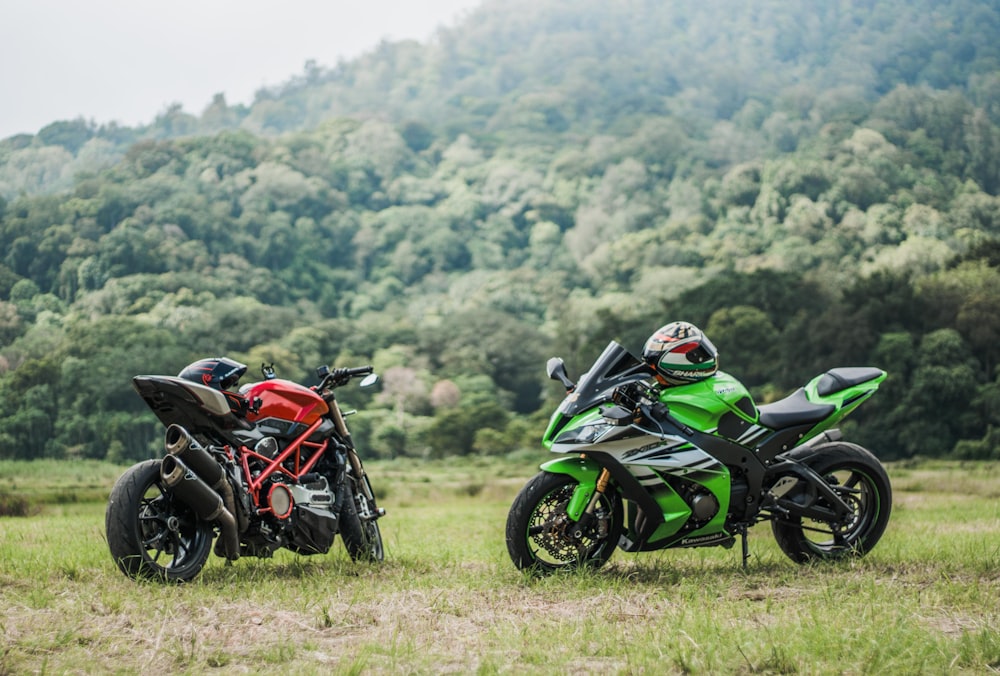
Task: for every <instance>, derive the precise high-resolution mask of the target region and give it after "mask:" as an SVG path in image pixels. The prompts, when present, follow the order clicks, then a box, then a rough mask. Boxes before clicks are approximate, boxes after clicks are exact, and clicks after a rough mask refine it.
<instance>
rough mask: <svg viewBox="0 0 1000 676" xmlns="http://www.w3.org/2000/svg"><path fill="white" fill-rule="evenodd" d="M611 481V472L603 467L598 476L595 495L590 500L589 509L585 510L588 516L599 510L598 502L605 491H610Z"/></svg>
mask: <svg viewBox="0 0 1000 676" xmlns="http://www.w3.org/2000/svg"><path fill="white" fill-rule="evenodd" d="M610 480H611V472H609V471H608V468H607V467H602V468H601V473H600V474H598V475H597V486H596V487H595V490H594V495H593V496H592V497H591V498H590V503H589V504H588V505H587V509H586V510H584V511H585V512H587V514H593V513H594V510H595V509H597V501H598V500H600V499H601V496H602V495H604V491H606V490H607V489H608V481H610Z"/></svg>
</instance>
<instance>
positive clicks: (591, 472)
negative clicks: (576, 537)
mask: <svg viewBox="0 0 1000 676" xmlns="http://www.w3.org/2000/svg"><path fill="white" fill-rule="evenodd" d="M541 469H543V470H545V471H546V472H551V473H553V474H568V475H569V476H571V477H573V478H574V479H576V480H577V482H578V483H579V485H578V486H577V487H576V490H574V491H573V497H572V498H570V501H569V505H567V507H566V513H567V514H568V515H569V517H570V518H571V519H573V520H574V521H577V520H579V519H580V516H581V515H582V514H583V510H585V509H586V508H587V503H589V502H590V498H591V497H592V496H593V495H594V491H596V490H597V475H598V474H600V473H601V467H600V465H598V464H597V463H596V462H594V461H593V460H591V459H590V458H580V457H573V458H556V459H555V460H549V461H548V462H546V463H543V464H542V466H541Z"/></svg>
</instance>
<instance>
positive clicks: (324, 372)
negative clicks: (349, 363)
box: [316, 365, 375, 388]
mask: <svg viewBox="0 0 1000 676" xmlns="http://www.w3.org/2000/svg"><path fill="white" fill-rule="evenodd" d="M374 370H375V369H374V367H372V366H371V365H367V366H355V367H351V368H335V369H331V368H330V367H329V366H320V367H319V368H318V369H316V375H317V376H318V377H319V379H320V384H319V387H320V388H322V387H327V386H332V387H340V386H341V385H345V384H346V383H347V382H348V381H349V380H350V379H351V378H360V377H361V376H367V375H368V374H370V373H372V372H373V371H374Z"/></svg>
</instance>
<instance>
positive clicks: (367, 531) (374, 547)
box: [340, 477, 385, 563]
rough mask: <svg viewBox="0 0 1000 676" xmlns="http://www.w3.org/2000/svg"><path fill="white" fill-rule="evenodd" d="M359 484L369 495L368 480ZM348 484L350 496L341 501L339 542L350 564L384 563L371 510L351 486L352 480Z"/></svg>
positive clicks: (372, 507) (379, 533)
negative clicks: (363, 484)
mask: <svg viewBox="0 0 1000 676" xmlns="http://www.w3.org/2000/svg"><path fill="white" fill-rule="evenodd" d="M363 481H364V482H365V486H366V487H367V489H368V491H369V493H371V483H370V482H369V481H368V477H364V478H363ZM350 483H351V488H350V492H351V494H350V495H348V496H346V497H345V498H344V506H343V508H342V509H341V512H340V538H341V539H342V540H343V541H344V547H346V548H347V553H348V554H349V555H350V557H351V560H352V561H366V562H370V563H381V562H382V561H384V560H385V550H384V549H383V548H382V531H381V530H379V527H378V520H377V519H376V518H375V514H374V509H375V507H374V505H370V504H369V501H368V498H367V497H366V495H365V493H364V492H363V491H361V490H359V489H358V487H356V486H355V485H354V480H353V478H352V479H351V481H350ZM371 494H372V495H374V493H371Z"/></svg>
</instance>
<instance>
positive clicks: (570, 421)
mask: <svg viewBox="0 0 1000 676" xmlns="http://www.w3.org/2000/svg"><path fill="white" fill-rule="evenodd" d="M547 370H548V374H549V377H551V378H553V379H555V380H559V381H560V382H562V384H563V385H564V387H565V388H566V391H567V396H566V398H565V399H564V400H563V402H562V403H561V405H560V406H559V408H558V409H557V410H556V412H555V413H553V415H552V417H551V419H550V421H549V425H548V429H547V430H546V431H545V435H544V437H543V443H544V445H545V446H546V447H547V448H548V449H549V450H551V451H552V452H554V453H557V454H559V456H560V457H558V458H555V459H553V460H551V461H549V462H547V463H545V464H543V465H542V466H541V469H542V471H541V472H539V473H538V474H537V475H535V476H534V477H533V478H532V479H531V480H530V481H529V482H528V483H527V484H526V485H525V486H524V487H523V488H522V489H521V491H520V492H519V493H518V495H517V497H516V498H515V500H514V503H513V505H512V506H511V509H510V513H509V515H508V518H507V528H506V540H507V549H508V551H509V553H510V556H511V559H512V560H513V561H514V564H515V565H516V566H517V567H518V568H520V569H524V570H534V571H538V572H542V573H548V572H552V571H555V570H560V569H568V568H575V567H579V566H584V565H587V566H594V567H596V566H600V565H602V564H603V563H604V562H605V561H607V560H608V558H609V557H610V556H611V554H612V553H613V551H614V548H615V547H616V546H617V547H620V548H621V549H623V550H624V551H626V552H640V551H652V550H657V549H665V548H672V547H709V546H722V547H727V548H728V547H732V546H733V545H734V544H735V542H736V538H737V537H738V536H739V537H740V538H741V541H742V553H743V559H742V560H743V565H744V567H745V566H746V565H747V559H748V556H749V554H748V548H747V540H746V535H747V529H748V528H749V527H750V526H753V525H754V524H756V523H758V522H760V521H770V522H771V530H772V532H773V533H774V537H775V539H776V540H777V543H778V545H779V546H780V548H781V550H782V551H783V552H784V553H785V554H786V555H787V556H788V557H789V558H791V559H792V560H793V561H796V562H798V563H806V562H809V561H812V560H819V559H837V558H842V557H847V556H860V555H863V554H865V553H866V552H868V551H869V550H871V549H872V547H874V546H875V544H876V543H877V542H878V541H879V539H880V538H881V537H882V534H883V532H884V531H885V528H886V525H887V523H888V521H889V513H890V510H891V505H892V490H891V487H890V483H889V478H888V476H887V475H886V472H885V469H884V467H883V466H882V464H881V463H880V462H879V461H878V459H877V458H876V457H875V456H874V455H873V454H872V453H870V452H869V451H868V450H866V449H864V448H862V447H861V446H858V445H856V444H853V443H848V442H847V441H844V440H843V438H842V435H841V433H840V431H839V430H838V429H837V427H836V426H837V424H838V423H839V422H840V421H841V420H842V419H843V418H844V417H845V416H846V415H848V414H849V413H850V412H851V411H853V410H854V409H856V408H857V407H858V406H859V405H861V403H863V402H864V401H865V400H867V399H868V398H869V397H870V396H871V395H872V394H874V392H875V391H876V390H877V389H878V386H879V384H880V383H881V382H882V381H883V380H884V379H885V377H886V373H885V372H884V371H882V370H880V369H877V368H870V367H849V368H834V369H831V370H829V371H827V372H826V373H823V374H821V375H819V376H817V377H815V378H814V379H812V380H811V381H810V382H809V383H808V384H806V385H805V387H802V388H799V389H798V390H796V391H795V392H794V393H793V394H791V395H790V396H788V397H786V398H784V399H781V400H780V401H776V402H774V403H771V404H766V405H761V406H757V405H756V404H755V403H754V401H753V398H752V397H751V395H750V393H749V392H748V391H747V389H746V388H745V387H744V386H743V385H742V384H741V383H740V382H739V381H738V380H737V379H736V378H734V377H732V376H731V375H729V374H726V373H724V372H721V371H719V370H718V353H717V351H716V350H715V346H714V345H712V343H711V341H709V340H708V338H707V337H706V336H705V335H704V334H703V333H702V332H701V331H700V330H699V329H698V328H697V327H694V326H693V325H691V324H687V323H685V322H674V323H672V324H668V325H666V326H664V327H662V328H661V329H660V330H659V331H657V333H655V334H654V335H653V336H652V337H651V338H650V339H649V341H647V343H646V346H645V349H644V351H643V356H642V358H639V357H636V356H635V355H633V354H632V353H630V352H629V351H628V350H627V349H625V348H624V347H623V346H622V345H620V344H618V343H617V342H615V341H612V342H611V343H610V344H609V345H608V346H607V348H606V349H605V350H604V352H603V353H602V354H601V356H600V357H598V359H597V361H596V362H594V364H593V365H592V366H591V368H590V370H589V371H588V372H587V373H585V374H584V375H583V376H582V377H581V378H580V380H579V382H578V383H573V382H572V381H571V380H570V378H569V377H568V375H567V371H566V367H565V365H564V363H563V361H562V360H561V359H558V358H553V359H550V360H549V362H548V365H547Z"/></svg>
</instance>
